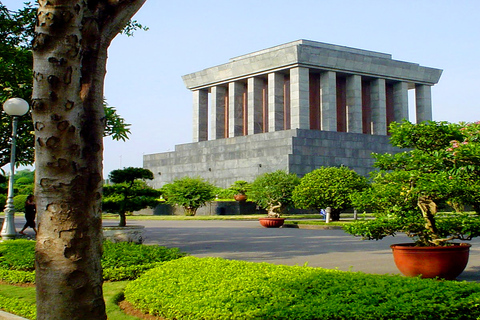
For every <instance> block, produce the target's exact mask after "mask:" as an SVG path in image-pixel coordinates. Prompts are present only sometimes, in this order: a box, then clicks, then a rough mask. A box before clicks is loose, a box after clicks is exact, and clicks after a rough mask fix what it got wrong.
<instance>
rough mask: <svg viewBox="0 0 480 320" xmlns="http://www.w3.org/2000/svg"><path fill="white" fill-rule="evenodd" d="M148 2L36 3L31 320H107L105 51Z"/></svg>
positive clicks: (72, 0) (58, 0)
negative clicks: (33, 314)
mask: <svg viewBox="0 0 480 320" xmlns="http://www.w3.org/2000/svg"><path fill="white" fill-rule="evenodd" d="M145 1H146V0H113V1H112V0H48V1H46V0H39V1H38V2H39V11H38V24H37V28H36V35H35V40H34V44H33V52H34V92H33V99H32V112H33V121H34V127H35V135H36V141H35V158H36V160H35V163H36V185H35V193H36V199H37V212H38V219H39V221H38V222H39V223H38V235H37V246H36V283H37V319H39V320H46V319H48V320H56V319H58V320H65V319H69V320H76V319H82V320H89V319H92V320H93V319H95V320H99V319H106V318H107V317H106V314H105V303H104V301H103V294H102V269H101V265H100V258H101V254H102V230H101V224H102V222H101V212H100V205H101V192H102V191H101V188H102V182H103V178H102V152H103V144H102V136H103V128H104V113H103V104H102V99H103V81H104V77H105V72H106V71H105V70H106V69H105V68H106V60H107V49H108V46H109V45H110V42H111V40H112V39H113V38H114V37H115V35H117V34H118V33H119V32H120V31H121V30H122V28H123V27H124V26H125V24H126V23H127V22H128V20H129V19H130V18H131V17H132V16H133V15H134V14H135V12H136V11H137V10H138V9H139V8H140V7H141V6H142V5H143V3H144V2H145Z"/></svg>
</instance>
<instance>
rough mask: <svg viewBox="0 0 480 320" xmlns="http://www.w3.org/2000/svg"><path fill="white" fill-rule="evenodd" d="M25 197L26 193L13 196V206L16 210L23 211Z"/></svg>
mask: <svg viewBox="0 0 480 320" xmlns="http://www.w3.org/2000/svg"><path fill="white" fill-rule="evenodd" d="M27 197H28V195H26V194H19V195H17V196H14V197H13V206H14V207H15V211H16V212H25V201H26V200H27Z"/></svg>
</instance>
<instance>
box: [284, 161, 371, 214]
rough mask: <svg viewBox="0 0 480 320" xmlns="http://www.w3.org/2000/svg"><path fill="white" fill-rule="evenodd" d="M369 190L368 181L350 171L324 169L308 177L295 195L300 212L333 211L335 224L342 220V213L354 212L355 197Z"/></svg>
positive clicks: (297, 187)
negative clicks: (346, 210)
mask: <svg viewBox="0 0 480 320" xmlns="http://www.w3.org/2000/svg"><path fill="white" fill-rule="evenodd" d="M367 186H368V182H367V179H366V178H365V177H363V176H360V175H359V174H357V173H356V172H355V171H353V170H351V169H349V168H347V167H338V168H337V167H321V168H320V169H316V170H314V171H312V172H310V173H307V174H306V175H305V176H304V177H303V178H302V179H301V180H300V184H299V185H297V186H296V187H295V190H294V191H293V197H292V198H293V201H294V203H295V206H296V207H297V208H302V209H312V208H313V209H317V210H320V209H322V208H327V207H331V208H332V220H333V221H338V220H340V213H341V211H342V210H345V209H347V208H351V206H352V202H351V195H352V194H353V193H354V192H355V191H361V190H363V189H365V188H366V187H367Z"/></svg>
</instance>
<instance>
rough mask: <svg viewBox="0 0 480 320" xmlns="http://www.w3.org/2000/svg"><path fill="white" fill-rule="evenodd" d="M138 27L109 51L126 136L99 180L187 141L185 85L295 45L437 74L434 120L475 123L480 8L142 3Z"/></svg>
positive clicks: (301, 1)
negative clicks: (368, 54) (368, 55)
mask: <svg viewBox="0 0 480 320" xmlns="http://www.w3.org/2000/svg"><path fill="white" fill-rule="evenodd" d="M2 2H3V3H4V4H5V5H6V6H7V7H9V8H12V9H15V8H17V7H18V6H19V5H20V1H19V0H3V1H2ZM134 19H136V20H138V21H139V22H140V23H142V24H144V25H146V26H148V27H149V28H150V30H149V31H147V32H144V31H137V32H136V33H135V35H134V37H126V36H118V37H117V38H116V39H115V40H114V41H113V43H112V45H111V47H110V50H109V59H108V65H107V70H108V73H107V76H106V80H105V96H106V98H107V101H108V103H109V104H110V105H112V106H114V107H116V108H117V110H118V112H119V113H120V114H121V115H122V116H123V117H124V118H125V119H126V121H127V122H128V123H131V124H132V127H131V130H132V136H131V138H130V140H129V141H128V142H115V141H112V140H110V139H109V138H107V139H105V159H104V168H105V169H104V173H105V175H108V173H109V172H110V171H111V170H114V169H118V168H122V167H127V166H135V167H141V166H142V162H143V154H150V153H157V152H165V151H173V150H174V148H175V145H176V144H182V143H189V142H191V141H192V129H191V126H192V120H191V119H192V111H191V110H192V95H191V93H190V91H189V90H187V89H186V88H185V86H184V84H183V82H182V79H181V76H182V75H185V74H188V73H192V72H196V71H199V70H202V69H205V68H208V67H211V66H214V65H219V64H223V63H226V62H228V59H230V58H232V57H236V56H239V55H243V54H246V53H250V52H253V51H257V50H260V49H264V48H268V47H272V46H276V45H279V44H283V43H286V42H290V41H294V40H298V39H307V40H313V41H320V42H326V43H332V44H338V45H344V46H349V47H355V48H361V49H366V50H372V51H379V52H384V53H389V54H392V56H393V59H396V60H403V61H408V62H414V63H419V64H421V65H423V66H428V67H434V68H439V69H443V70H444V71H443V75H442V77H441V78H440V82H439V83H438V84H437V85H436V86H434V87H433V89H432V98H433V115H434V120H446V121H450V122H458V121H477V120H480V99H479V92H480V54H479V53H480V1H476V0H471V1H468V0H457V1H442V0H431V1H425V0H416V1H413V0H401V1H393V0H378V1H376V0H375V1H374V0H370V1H367V0H365V1H360V0H357V1H354V0H344V1H331V0H328V1H327V0H317V1H313V0H311V1H308V0H297V1H291V0H276V1H275V0H262V1H258V0H256V1H253V0H244V1H229V0H204V1H198V0H195V1H194V0H183V1H182V0H177V1H159V0H148V1H147V2H146V4H145V5H144V6H143V8H142V9H140V11H139V12H138V13H137V15H136V16H135V18H134Z"/></svg>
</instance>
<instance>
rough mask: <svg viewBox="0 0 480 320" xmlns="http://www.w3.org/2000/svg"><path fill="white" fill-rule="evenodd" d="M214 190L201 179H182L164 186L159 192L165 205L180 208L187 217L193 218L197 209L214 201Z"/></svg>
mask: <svg viewBox="0 0 480 320" xmlns="http://www.w3.org/2000/svg"><path fill="white" fill-rule="evenodd" d="M216 190H217V188H216V187H215V186H214V185H212V184H211V183H210V182H208V181H205V180H203V179H202V178H199V177H196V178H192V177H184V178H181V179H176V180H174V181H173V182H172V183H169V184H166V185H164V186H163V188H162V189H161V192H162V195H163V198H164V199H165V201H166V202H167V203H169V204H172V205H178V206H181V207H183V208H184V210H185V214H186V215H187V216H194V215H195V214H196V213H197V209H198V208H200V207H201V206H204V205H205V203H206V202H207V201H212V200H213V199H215V192H216Z"/></svg>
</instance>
